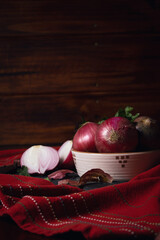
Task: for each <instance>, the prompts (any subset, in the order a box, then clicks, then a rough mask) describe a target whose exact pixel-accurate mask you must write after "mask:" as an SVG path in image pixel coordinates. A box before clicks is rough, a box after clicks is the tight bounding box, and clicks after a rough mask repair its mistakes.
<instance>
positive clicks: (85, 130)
mask: <svg viewBox="0 0 160 240" xmlns="http://www.w3.org/2000/svg"><path fill="white" fill-rule="evenodd" d="M97 128H98V124H97V123H94V122H86V123H85V124H83V125H82V126H81V127H80V128H79V129H78V130H77V132H76V134H75V135H74V138H73V149H74V150H77V151H83V152H97V149H96V145H95V134H96V130H97Z"/></svg>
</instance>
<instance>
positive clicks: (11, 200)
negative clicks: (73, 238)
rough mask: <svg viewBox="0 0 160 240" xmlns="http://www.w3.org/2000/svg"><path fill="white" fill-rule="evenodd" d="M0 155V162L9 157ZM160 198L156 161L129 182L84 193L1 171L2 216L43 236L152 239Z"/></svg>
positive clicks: (158, 221)
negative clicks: (71, 234) (74, 234)
mask: <svg viewBox="0 0 160 240" xmlns="http://www.w3.org/2000/svg"><path fill="white" fill-rule="evenodd" d="M0 153H1V154H0V161H1V160H2V159H3V160H4V156H5V158H7V159H8V156H7V154H6V155H5V154H4V151H1V152H0ZM12 154H13V152H12ZM15 154H17V152H16V151H15V152H14V154H13V155H12V156H11V155H10V157H11V158H12V157H13V158H14V156H15ZM18 154H21V153H19V152H18ZM159 199H160V165H157V166H156V167H154V168H152V169H150V170H148V171H147V172H145V173H142V174H140V175H139V176H136V177H135V178H133V179H132V180H131V181H129V182H126V183H121V184H117V185H110V186H106V187H102V188H98V189H93V190H87V191H86V190H82V189H79V188H76V187H71V186H69V185H62V186H61V185H60V186H57V185H54V184H53V183H51V182H49V181H47V180H43V179H40V178H33V177H25V176H19V175H11V174H0V216H2V215H4V214H7V215H9V216H10V217H11V218H12V219H13V220H14V221H15V222H16V223H17V224H18V225H19V227H20V228H22V229H24V230H27V231H30V232H33V233H37V234H44V235H46V236H52V235H55V234H58V233H64V232H67V231H69V230H72V231H80V232H82V234H83V235H84V237H85V238H86V239H112V238H114V239H118V237H119V236H121V237H122V239H123V237H126V236H128V237H129V238H131V237H133V236H134V237H135V239H138V238H139V237H144V239H148V238H147V237H151V238H152V237H153V239H154V238H155V236H156V234H158V233H159V232H160V203H159ZM117 236H118V237H117ZM107 237H108V238H107Z"/></svg>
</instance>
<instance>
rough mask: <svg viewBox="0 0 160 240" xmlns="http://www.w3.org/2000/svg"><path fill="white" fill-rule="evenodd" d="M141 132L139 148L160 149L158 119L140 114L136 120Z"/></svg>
mask: <svg viewBox="0 0 160 240" xmlns="http://www.w3.org/2000/svg"><path fill="white" fill-rule="evenodd" d="M134 122H135V123H136V129H137V130H138V133H139V146H138V147H139V150H140V151H145V150H156V149H160V124H159V123H158V121H157V120H156V119H153V118H151V117H148V116H140V117H138V118H136V119H135V120H134Z"/></svg>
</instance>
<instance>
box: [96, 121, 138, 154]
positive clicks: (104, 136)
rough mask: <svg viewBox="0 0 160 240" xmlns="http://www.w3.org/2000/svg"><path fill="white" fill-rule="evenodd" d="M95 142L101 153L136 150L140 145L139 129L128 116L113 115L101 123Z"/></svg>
mask: <svg viewBox="0 0 160 240" xmlns="http://www.w3.org/2000/svg"><path fill="white" fill-rule="evenodd" d="M95 142H96V148H97V150H98V152H100V153H118V152H119V153H121V152H130V151H134V150H135V149H136V147H137V145H138V131H137V130H136V127H135V125H134V124H133V123H132V122H131V121H129V120H128V119H127V118H124V117H112V118H109V119H107V120H105V121H104V122H102V123H101V124H100V125H99V127H98V129H97V132H96V137H95Z"/></svg>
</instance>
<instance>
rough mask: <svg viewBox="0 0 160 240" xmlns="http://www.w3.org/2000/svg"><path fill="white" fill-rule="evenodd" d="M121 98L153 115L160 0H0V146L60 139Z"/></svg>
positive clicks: (158, 93) (156, 112) (156, 110)
mask: <svg viewBox="0 0 160 240" xmlns="http://www.w3.org/2000/svg"><path fill="white" fill-rule="evenodd" d="M127 105H129V106H133V107H134V109H135V112H141V113H142V114H144V115H150V116H152V117H154V118H157V119H158V120H160V4H159V1H156V0H133V1H132V0H131V1H128V0H115V1H113V0H67V1H66V0H14V1H12V0H10V1H9V0H5V1H4V0H3V1H1V7H0V146H1V147H6V146H7V147H10V146H17V145H18V146H22V145H33V144H49V145H55V144H61V143H62V142H64V141H65V140H67V139H72V137H73V135H74V133H75V129H76V128H77V127H78V125H79V124H80V123H81V122H82V121H83V119H85V120H86V121H98V120H100V119H101V118H103V117H104V116H109V117H111V116H112V115H114V113H115V112H116V111H117V110H118V109H119V108H120V107H125V106H127Z"/></svg>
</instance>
